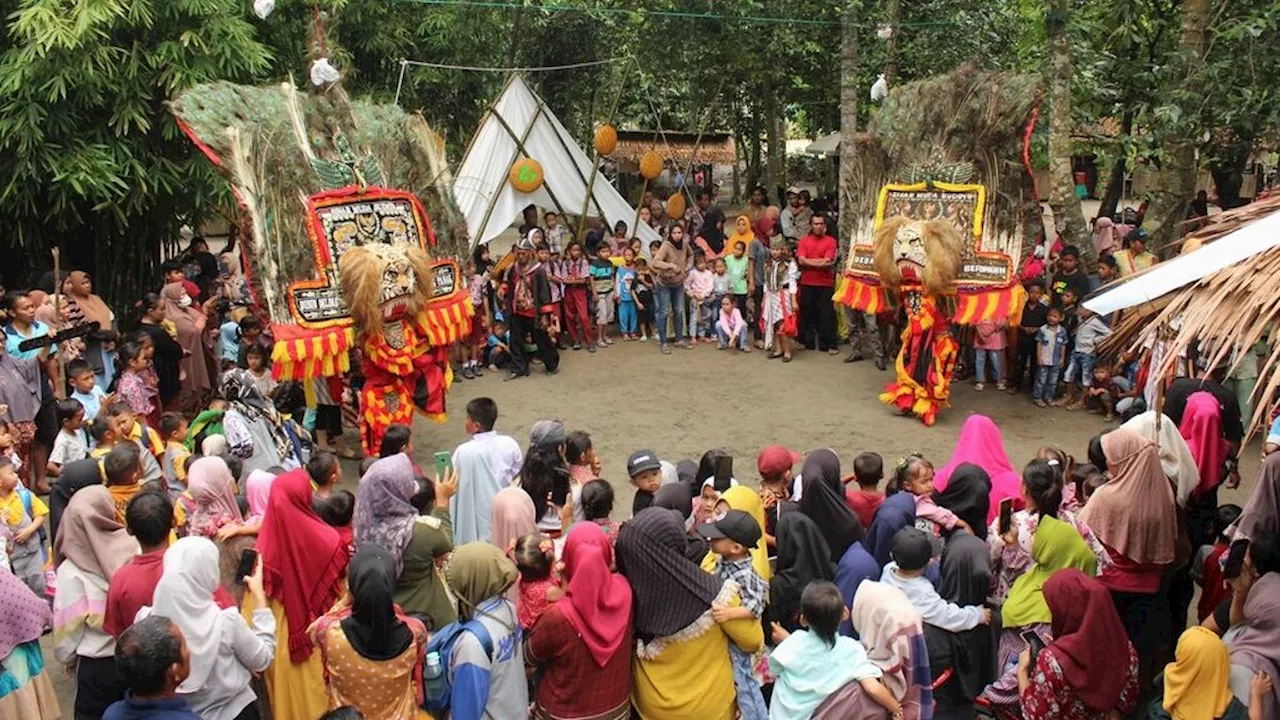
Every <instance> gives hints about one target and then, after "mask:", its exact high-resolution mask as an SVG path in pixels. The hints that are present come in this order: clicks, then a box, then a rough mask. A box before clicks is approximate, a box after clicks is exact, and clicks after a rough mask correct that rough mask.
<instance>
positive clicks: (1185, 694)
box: [1163, 625, 1231, 720]
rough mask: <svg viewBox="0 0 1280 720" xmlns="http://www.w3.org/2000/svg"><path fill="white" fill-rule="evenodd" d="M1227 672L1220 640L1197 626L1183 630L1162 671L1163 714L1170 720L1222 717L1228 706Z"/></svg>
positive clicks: (1229, 695)
mask: <svg viewBox="0 0 1280 720" xmlns="http://www.w3.org/2000/svg"><path fill="white" fill-rule="evenodd" d="M1230 672H1231V658H1230V656H1228V655H1227V646H1226V645H1224V644H1223V642H1222V639H1221V638H1219V637H1218V636H1217V635H1216V634H1215V633H1214V632H1213V631H1212V630H1209V629H1207V628H1204V627H1200V626H1199V625H1197V626H1195V627H1190V628H1187V631H1186V632H1184V633H1182V637H1180V638H1178V649H1177V650H1176V651H1175V653H1174V660H1173V662H1171V663H1169V664H1168V665H1166V666H1165V668H1164V702H1163V706H1164V709H1165V712H1167V713H1169V716H1170V717H1172V718H1173V720H1201V718H1219V717H1222V714H1223V713H1224V712H1226V711H1227V705H1228V704H1230V703H1231V690H1230V688H1229V687H1228V686H1227V679H1228V675H1230Z"/></svg>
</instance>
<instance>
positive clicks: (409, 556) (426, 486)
mask: <svg viewBox="0 0 1280 720" xmlns="http://www.w3.org/2000/svg"><path fill="white" fill-rule="evenodd" d="M400 457H405V458H406V459H407V456H404V455H401V456H400ZM410 471H411V472H412V463H410ZM414 487H415V488H416V489H417V490H418V500H415V501H414V502H415V503H417V507H418V514H417V516H416V517H414V522H413V530H412V532H411V534H410V537H409V544H408V546H406V547H405V550H404V554H403V555H402V556H401V557H400V575H399V577H398V578H396V593H395V601H396V604H397V605H399V606H400V608H401V609H402V610H404V612H406V613H410V614H412V615H415V616H417V617H418V618H419V619H421V620H422V622H423V624H424V625H426V626H427V629H428V630H438V629H440V628H442V627H444V626H445V625H448V624H449V623H451V622H453V621H454V620H457V619H458V611H457V610H456V609H455V608H454V606H453V601H452V600H450V599H449V592H448V591H447V590H445V588H444V582H443V581H442V580H441V579H440V575H439V573H438V572H436V565H437V564H438V563H439V562H443V560H444V558H445V557H446V556H447V555H448V554H449V552H450V551H452V550H453V524H452V523H451V522H450V518H449V499H450V498H452V497H453V491H454V490H455V489H456V488H457V487H458V485H457V480H456V478H452V477H446V478H443V479H442V481H441V482H439V483H434V482H432V481H430V480H425V479H424V480H422V481H420V482H419V481H416V480H415V481H414ZM357 494H358V492H357ZM423 499H425V500H427V501H428V503H429V504H430V506H428V505H426V504H422V503H420V502H419V500H423ZM359 507H360V506H359V501H358V500H357V504H356V508H357V509H359ZM357 532H358V530H357ZM357 537H358V536H357Z"/></svg>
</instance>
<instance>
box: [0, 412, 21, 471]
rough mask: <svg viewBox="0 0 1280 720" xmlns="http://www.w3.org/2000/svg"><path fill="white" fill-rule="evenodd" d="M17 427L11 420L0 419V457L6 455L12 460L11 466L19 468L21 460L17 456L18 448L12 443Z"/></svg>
mask: <svg viewBox="0 0 1280 720" xmlns="http://www.w3.org/2000/svg"><path fill="white" fill-rule="evenodd" d="M17 433H18V429H17V428H15V427H14V426H13V423H11V422H5V421H4V420H0V457H7V458H9V459H10V460H12V461H13V466H14V467H15V468H17V469H19V470H21V469H22V460H21V459H20V458H19V457H18V449H17V447H15V445H14V437H15V436H16V435H17Z"/></svg>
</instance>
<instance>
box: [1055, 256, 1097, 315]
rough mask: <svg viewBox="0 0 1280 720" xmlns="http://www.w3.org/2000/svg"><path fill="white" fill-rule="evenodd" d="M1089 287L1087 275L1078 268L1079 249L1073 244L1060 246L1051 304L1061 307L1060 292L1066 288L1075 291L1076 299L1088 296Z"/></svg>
mask: <svg viewBox="0 0 1280 720" xmlns="http://www.w3.org/2000/svg"><path fill="white" fill-rule="evenodd" d="M1090 289H1091V286H1090V283H1089V276H1088V275H1085V274H1084V271H1083V270H1081V269H1080V250H1079V248H1077V247H1076V246H1075V245H1068V246H1066V247H1064V248H1062V254H1061V255H1059V256H1058V271H1057V272H1056V273H1054V276H1053V306H1054V307H1056V308H1060V307H1062V294H1063V293H1064V292H1066V291H1067V290H1074V291H1075V292H1076V301H1077V302H1078V301H1080V300H1084V299H1085V298H1086V297H1088V296H1089V290H1090Z"/></svg>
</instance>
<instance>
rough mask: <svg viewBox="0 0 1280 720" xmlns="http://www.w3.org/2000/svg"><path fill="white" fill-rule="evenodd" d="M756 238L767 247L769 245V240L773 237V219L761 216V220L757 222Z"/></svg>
mask: <svg viewBox="0 0 1280 720" xmlns="http://www.w3.org/2000/svg"><path fill="white" fill-rule="evenodd" d="M756 237H757V238H759V240H760V242H762V243H764V244H765V246H766V247H767V246H768V245H769V238H771V237H773V218H771V217H769V216H768V215H767V214H766V215H761V216H760V219H759V220H756Z"/></svg>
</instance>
